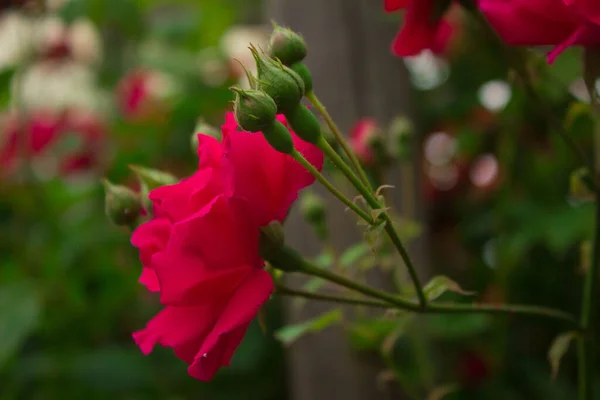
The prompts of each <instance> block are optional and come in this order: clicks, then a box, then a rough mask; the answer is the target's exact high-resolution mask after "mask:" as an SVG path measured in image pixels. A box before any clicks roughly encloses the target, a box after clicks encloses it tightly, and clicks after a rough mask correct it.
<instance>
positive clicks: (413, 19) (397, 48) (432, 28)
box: [384, 0, 452, 57]
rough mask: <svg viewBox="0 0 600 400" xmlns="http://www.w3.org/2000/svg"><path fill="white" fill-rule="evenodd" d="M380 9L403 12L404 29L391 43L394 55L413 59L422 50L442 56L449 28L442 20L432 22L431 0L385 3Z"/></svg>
mask: <svg viewBox="0 0 600 400" xmlns="http://www.w3.org/2000/svg"><path fill="white" fill-rule="evenodd" d="M384 9H385V11H387V12H394V11H398V10H401V9H406V13H405V15H404V26H403V27H402V28H401V29H400V32H398V35H397V36H396V39H394V42H393V44H392V51H393V52H394V54H396V55H398V56H401V57H407V56H415V55H417V54H419V53H420V52H421V51H423V50H431V51H433V52H434V53H442V52H443V51H444V50H445V49H446V46H447V45H448V41H449V39H450V36H451V34H452V26H451V25H450V24H449V23H448V21H447V20H446V19H444V18H441V19H440V20H439V21H436V22H432V21H433V17H434V0H385V2H384Z"/></svg>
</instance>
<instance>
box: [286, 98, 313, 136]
mask: <svg viewBox="0 0 600 400" xmlns="http://www.w3.org/2000/svg"><path fill="white" fill-rule="evenodd" d="M285 118H286V119H287V121H288V123H289V124H290V126H291V127H292V130H293V131H294V132H296V135H298V137H299V138H300V139H302V140H304V141H306V142H308V143H312V144H317V142H318V141H319V139H320V138H321V125H320V124H319V120H318V119H317V117H315V115H314V114H313V113H312V112H311V111H310V110H309V109H308V108H306V107H304V106H303V105H302V104H298V105H297V106H296V108H294V109H293V110H291V111H289V112H287V113H285Z"/></svg>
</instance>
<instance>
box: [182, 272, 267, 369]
mask: <svg viewBox="0 0 600 400" xmlns="http://www.w3.org/2000/svg"><path fill="white" fill-rule="evenodd" d="M272 292H273V280H272V279H271V276H270V275H269V273H267V272H266V271H264V270H262V269H258V268H256V269H254V270H253V273H252V274H251V275H250V276H249V277H248V278H247V279H246V280H245V281H244V283H243V284H242V285H241V286H240V287H239V288H238V290H237V291H236V292H235V294H234V296H233V297H232V298H231V300H230V301H229V303H227V306H226V307H225V309H224V310H223V312H222V313H221V315H220V317H219V320H218V321H217V323H216V324H215V326H214V327H213V329H212V330H211V331H210V333H209V334H208V335H207V337H206V339H205V340H204V343H203V344H202V347H201V348H200V351H199V352H198V354H197V355H196V358H195V359H194V363H193V364H192V365H190V367H189V369H188V372H189V374H190V375H191V376H193V377H194V378H197V379H200V380H210V379H211V378H212V376H213V375H214V374H215V372H216V371H217V370H218V368H219V367H220V366H226V365H229V363H230V362H231V357H232V356H233V353H234V351H235V349H236V348H237V347H238V346H239V344H240V342H241V341H242V338H243V336H244V333H245V331H246V329H247V327H248V324H249V323H250V321H251V320H252V319H253V318H254V317H255V316H256V314H257V313H258V310H259V309H260V307H261V306H262V305H263V304H264V303H265V302H266V301H267V300H268V299H269V296H270V295H271V293H272Z"/></svg>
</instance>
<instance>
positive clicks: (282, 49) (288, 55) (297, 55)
mask: <svg viewBox="0 0 600 400" xmlns="http://www.w3.org/2000/svg"><path fill="white" fill-rule="evenodd" d="M269 46H270V47H269V48H270V54H269V55H270V56H271V57H273V58H279V59H280V60H281V62H282V63H283V64H285V65H288V66H289V65H292V64H294V63H296V62H298V61H302V60H304V58H305V57H306V53H307V49H306V42H305V41H304V38H302V36H301V35H299V34H298V33H296V32H294V31H292V30H291V29H288V28H284V27H282V26H279V25H277V24H274V29H273V33H272V34H271V39H270V41H269Z"/></svg>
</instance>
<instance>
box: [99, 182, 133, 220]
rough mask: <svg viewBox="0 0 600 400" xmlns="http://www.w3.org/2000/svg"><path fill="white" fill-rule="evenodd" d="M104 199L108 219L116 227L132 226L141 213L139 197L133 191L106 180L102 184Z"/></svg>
mask: <svg viewBox="0 0 600 400" xmlns="http://www.w3.org/2000/svg"><path fill="white" fill-rule="evenodd" d="M102 183H103V184H104V188H105V192H106V197H105V204H104V206H105V211H106V216H107V217H108V219H109V220H110V221H111V222H112V223H114V224H115V225H118V226H133V225H134V224H135V223H136V222H137V220H138V218H139V217H140V215H141V212H142V202H141V199H140V196H139V195H138V194H137V193H135V192H134V191H133V190H131V189H129V188H127V187H125V186H121V185H115V184H113V183H111V182H110V181H109V180H108V179H104V180H103V182H102Z"/></svg>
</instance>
